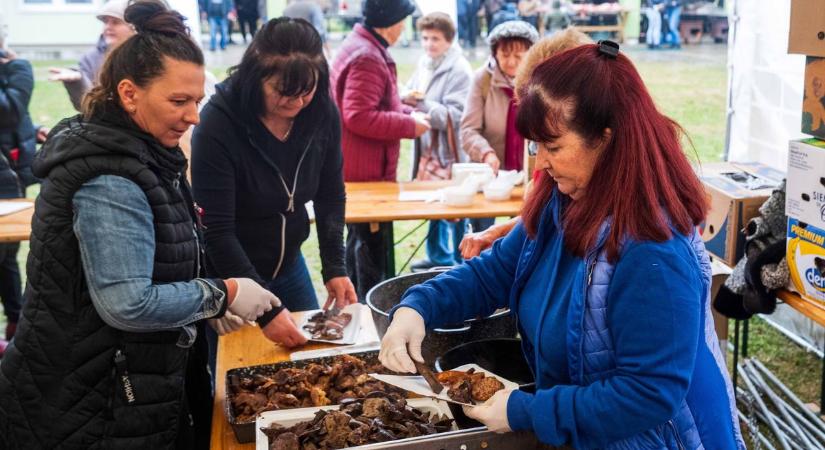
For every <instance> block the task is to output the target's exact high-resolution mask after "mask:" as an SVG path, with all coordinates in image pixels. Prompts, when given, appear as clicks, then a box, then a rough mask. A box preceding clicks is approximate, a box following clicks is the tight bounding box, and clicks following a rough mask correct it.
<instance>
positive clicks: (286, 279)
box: [266, 253, 319, 311]
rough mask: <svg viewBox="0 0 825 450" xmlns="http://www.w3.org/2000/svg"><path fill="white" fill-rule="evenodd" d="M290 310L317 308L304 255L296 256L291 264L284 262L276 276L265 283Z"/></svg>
mask: <svg viewBox="0 0 825 450" xmlns="http://www.w3.org/2000/svg"><path fill="white" fill-rule="evenodd" d="M266 288H267V289H269V290H270V291H272V293H273V294H275V295H276V296H277V297H278V298H279V299H281V302H282V303H283V304H284V305H286V307H287V308H289V310H290V311H307V310H310V309H318V308H319V306H318V297H316V296H315V288H314V287H313V286H312V279H311V278H310V277H309V269H307V263H306V260H304V255H302V254H301V253H298V257H297V258H295V261H294V262H293V263H292V264H284V266H283V267H281V272H280V273H278V276H277V277H275V278H274V279H272V280H271V281H270V282H269V283H267V284H266Z"/></svg>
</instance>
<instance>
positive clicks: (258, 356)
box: [210, 313, 331, 450]
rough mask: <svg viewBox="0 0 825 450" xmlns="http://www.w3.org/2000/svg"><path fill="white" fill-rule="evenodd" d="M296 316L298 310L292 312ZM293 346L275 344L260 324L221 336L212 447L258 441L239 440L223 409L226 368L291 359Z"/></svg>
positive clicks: (312, 346)
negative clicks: (264, 332) (290, 347)
mask: <svg viewBox="0 0 825 450" xmlns="http://www.w3.org/2000/svg"><path fill="white" fill-rule="evenodd" d="M293 315H294V316H296V317H297V315H296V314H294V313H293ZM326 347H331V345H329V344H308V345H305V346H303V347H301V348H300V350H315V349H320V348H326ZM289 354H290V350H289V349H287V348H285V347H282V346H280V345H276V344H273V343H272V342H270V341H269V340H268V339H267V338H265V337H264V335H263V334H262V333H261V330H260V328H258V327H255V326H246V327H244V328H242V329H240V330H238V331H236V332H234V333H232V334H229V335H227V336H222V337H220V338H219V339H218V352H217V365H216V368H215V372H216V374H215V402H214V404H213V408H212V439H211V441H212V442H211V445H210V448H211V449H212V450H223V449H250V450H251V449H254V448H255V443H254V442H253V443H250V444H239V443H238V441H237V440H236V439H235V433H234V432H233V431H232V427H231V426H230V425H229V422H228V421H227V419H226V414H225V413H224V399H225V398H226V381H225V380H226V372H227V371H228V370H229V369H236V368H238V367H245V366H255V365H258V364H271V363H276V362H281V361H288V360H289Z"/></svg>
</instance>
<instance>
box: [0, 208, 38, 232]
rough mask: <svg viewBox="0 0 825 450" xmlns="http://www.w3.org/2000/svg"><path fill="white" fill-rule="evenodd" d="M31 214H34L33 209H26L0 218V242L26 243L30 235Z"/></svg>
mask: <svg viewBox="0 0 825 450" xmlns="http://www.w3.org/2000/svg"><path fill="white" fill-rule="evenodd" d="M8 201H15V202H20V201H26V200H24V199H14V200H8ZM31 203H32V204H33V203H34V202H31ZM32 214H34V208H26V209H24V210H22V211H18V212H16V213H13V214H9V215H7V216H0V242H20V241H28V240H29V235H30V234H31V225H32Z"/></svg>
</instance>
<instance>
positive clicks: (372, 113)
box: [331, 0, 430, 301]
mask: <svg viewBox="0 0 825 450" xmlns="http://www.w3.org/2000/svg"><path fill="white" fill-rule="evenodd" d="M413 11H415V5H414V4H413V3H412V2H411V1H410V0H366V1H365V2H364V9H363V14H364V24H363V25H362V24H356V25H355V27H354V28H353V31H352V33H350V34H349V36H347V38H346V40H344V42H343V44H341V47H340V49H339V50H338V55H337V56H336V57H335V61H334V62H333V64H332V76H331V79H332V83H331V84H332V91H333V95H334V98H335V103H336V104H337V105H338V109H339V110H340V111H341V121H342V132H341V147H342V149H343V152H344V181H395V180H396V171H397V169H398V153H399V150H400V147H401V139H413V138H416V137H418V136H421V135H422V134H424V133H425V132H427V131H428V130H429V129H430V124H429V123H428V122H427V120H426V119H423V118H419V117H417V116H412V115H411V114H410V113H412V111H413V109H412V108H411V107H409V106H406V105H404V104H402V103H401V99H400V98H399V96H398V74H397V72H396V67H395V61H394V60H393V59H392V56H390V53H389V51H387V48H388V47H390V46H391V45H393V44H395V43H396V42H398V40H399V38H400V37H401V33H402V32H403V31H404V22H405V20H406V18H407V16H409V15H410V14H412V13H413ZM391 227H392V222H384V223H381V224H380V225H379V229H378V231H377V232H373V231H372V230H370V225H369V224H354V225H347V246H346V257H347V272H348V273H349V277H350V279H351V280H352V282H353V284H354V285H355V290H356V292H357V294H358V299H359V300H361V301H363V300H364V299H365V297H366V294H367V291H369V290H370V289H371V288H372V287H373V286H375V285H376V284H378V283H379V282H381V281H382V280H383V279H384V277H385V273H386V268H387V264H388V261H387V247H386V246H387V245H392V243H391V242H387V236H390V233H391V232H392V228H391Z"/></svg>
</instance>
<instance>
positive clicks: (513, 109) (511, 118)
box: [501, 87, 524, 170]
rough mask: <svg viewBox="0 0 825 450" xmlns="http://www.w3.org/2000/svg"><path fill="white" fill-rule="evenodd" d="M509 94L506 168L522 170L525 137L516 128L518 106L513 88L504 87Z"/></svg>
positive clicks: (505, 139) (505, 149)
mask: <svg viewBox="0 0 825 450" xmlns="http://www.w3.org/2000/svg"><path fill="white" fill-rule="evenodd" d="M501 90H503V91H504V93H505V94H507V98H509V99H510V104H509V105H508V107H507V131H506V133H505V134H504V164H503V167H502V168H503V169H504V170H521V169H522V166H523V165H524V137H522V136H521V134H520V133H519V132H518V130H517V129H516V113H517V112H518V107H517V106H516V100H515V98H514V95H513V94H514V93H513V88H511V87H502V88H501Z"/></svg>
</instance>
